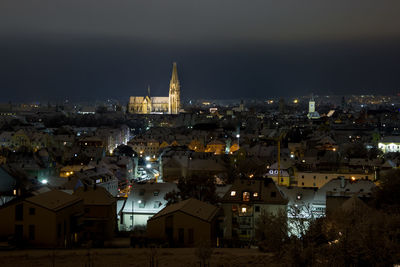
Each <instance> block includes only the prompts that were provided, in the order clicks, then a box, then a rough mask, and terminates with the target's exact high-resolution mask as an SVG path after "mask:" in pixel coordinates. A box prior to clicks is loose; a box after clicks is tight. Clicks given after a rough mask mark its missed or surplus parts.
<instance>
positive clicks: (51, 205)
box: [26, 190, 82, 211]
mask: <svg viewBox="0 0 400 267" xmlns="http://www.w3.org/2000/svg"><path fill="white" fill-rule="evenodd" d="M26 201H27V202H31V203H33V204H36V205H38V206H41V207H43V208H46V209H49V210H52V211H58V210H61V209H63V208H65V207H67V206H69V205H72V204H74V203H77V202H79V201H82V199H81V198H80V197H77V196H73V195H70V194H68V193H65V192H63V191H60V190H52V191H49V192H46V193H43V194H40V195H37V196H33V197H29V198H27V199H26Z"/></svg>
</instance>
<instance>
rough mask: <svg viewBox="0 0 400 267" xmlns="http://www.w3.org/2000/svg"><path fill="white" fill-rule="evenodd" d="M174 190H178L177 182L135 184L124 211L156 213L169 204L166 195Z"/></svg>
mask: <svg viewBox="0 0 400 267" xmlns="http://www.w3.org/2000/svg"><path fill="white" fill-rule="evenodd" d="M173 190H175V191H178V187H177V186H176V184H175V183H146V184H135V185H133V186H132V189H131V191H130V194H129V196H128V198H127V200H126V203H125V206H124V209H123V211H122V212H124V213H132V212H133V213H147V214H156V213H157V212H159V211H160V210H161V209H162V208H164V207H165V205H166V204H167V201H166V200H165V199H164V196H165V195H166V194H167V193H169V192H171V191H173Z"/></svg>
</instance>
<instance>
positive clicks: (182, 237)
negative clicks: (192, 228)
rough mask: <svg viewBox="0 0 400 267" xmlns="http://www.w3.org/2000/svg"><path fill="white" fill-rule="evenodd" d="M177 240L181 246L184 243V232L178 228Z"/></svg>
mask: <svg viewBox="0 0 400 267" xmlns="http://www.w3.org/2000/svg"><path fill="white" fill-rule="evenodd" d="M178 239H179V243H181V244H183V243H184V242H185V231H184V229H183V228H179V230H178Z"/></svg>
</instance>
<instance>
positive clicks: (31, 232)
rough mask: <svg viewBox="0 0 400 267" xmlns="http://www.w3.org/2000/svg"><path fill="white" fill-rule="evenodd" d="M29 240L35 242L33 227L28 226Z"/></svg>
mask: <svg viewBox="0 0 400 267" xmlns="http://www.w3.org/2000/svg"><path fill="white" fill-rule="evenodd" d="M29 240H35V225H33V224H31V225H29Z"/></svg>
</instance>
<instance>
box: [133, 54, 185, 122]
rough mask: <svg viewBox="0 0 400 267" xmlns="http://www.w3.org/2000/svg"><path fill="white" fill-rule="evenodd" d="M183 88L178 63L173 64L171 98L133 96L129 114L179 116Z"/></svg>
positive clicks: (170, 87) (170, 85)
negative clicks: (179, 77)
mask: <svg viewBox="0 0 400 267" xmlns="http://www.w3.org/2000/svg"><path fill="white" fill-rule="evenodd" d="M180 91H181V86H180V83H179V79H178V70H177V66H176V62H174V63H173V67H172V77H171V81H170V83H169V96H167V97H162V96H155V97H152V96H150V88H149V89H148V95H147V96H131V97H130V99H129V107H128V108H129V112H130V113H135V114H151V113H168V114H178V113H179V110H180V108H181V100H180Z"/></svg>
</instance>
